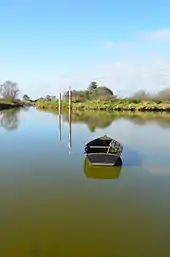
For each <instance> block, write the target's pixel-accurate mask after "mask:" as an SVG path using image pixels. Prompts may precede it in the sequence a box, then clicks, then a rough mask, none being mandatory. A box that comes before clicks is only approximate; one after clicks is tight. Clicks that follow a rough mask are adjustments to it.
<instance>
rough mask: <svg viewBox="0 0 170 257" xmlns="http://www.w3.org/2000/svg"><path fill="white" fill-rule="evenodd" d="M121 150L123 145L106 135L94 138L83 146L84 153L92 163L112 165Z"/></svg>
mask: <svg viewBox="0 0 170 257" xmlns="http://www.w3.org/2000/svg"><path fill="white" fill-rule="evenodd" d="M122 151H123V146H122V145H121V144H120V143H119V142H118V141H116V140H114V139H112V138H110V137H107V136H103V137H99V138H96V139H94V140H92V141H90V142H89V143H87V144H86V146H85V155H86V156H87V158H88V159H89V162H90V163H91V164H92V165H103V166H113V165H115V164H116V161H117V160H118V158H119V157H120V155H121V153H122Z"/></svg>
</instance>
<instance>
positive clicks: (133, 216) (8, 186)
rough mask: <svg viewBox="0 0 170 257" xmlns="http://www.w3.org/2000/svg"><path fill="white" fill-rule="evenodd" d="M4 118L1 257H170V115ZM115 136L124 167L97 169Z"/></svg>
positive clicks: (0, 129)
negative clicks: (104, 140)
mask: <svg viewBox="0 0 170 257" xmlns="http://www.w3.org/2000/svg"><path fill="white" fill-rule="evenodd" d="M68 118H69V117H68V114H63V117H62V120H61V131H60V129H59V123H60V122H59V117H58V116H57V115H56V114H54V113H49V112H44V111H38V110H36V109H34V108H28V109H25V110H24V109H23V110H8V111H4V112H1V114H0V153H1V154H0V165H1V166H0V206H1V209H0V256H2V257H30V256H42V257H72V256H73V257H87V256H88V257H113V256H115V257H127V256H129V257H151V256H154V257H168V256H170V246H169V240H170V223H169V217H170V205H169V196H170V155H169V153H170V114H162V115H160V114H154V115H151V114H142V115H139V116H138V115H135V114H133V115H131V114H128V115H127V117H126V115H124V114H123V115H121V114H120V115H119V114H113V115H110V114H107V113H103V112H101V113H97V112H93V113H92V114H89V113H76V114H74V115H72V124H71V131H70V133H71V138H70V139H69V126H68ZM104 134H107V135H109V136H111V137H113V138H115V139H117V140H119V141H120V142H121V143H122V144H123V146H124V151H123V154H122V161H123V166H122V167H121V168H120V169H116V170H115V171H114V172H113V171H112V172H110V173H109V174H107V173H106V172H105V171H104V170H101V169H100V170H99V171H98V172H97V171H94V170H93V169H90V167H89V166H88V165H87V162H86V160H85V159H84V145H85V143H87V142H88V141H89V140H91V139H93V138H95V137H98V136H100V135H104Z"/></svg>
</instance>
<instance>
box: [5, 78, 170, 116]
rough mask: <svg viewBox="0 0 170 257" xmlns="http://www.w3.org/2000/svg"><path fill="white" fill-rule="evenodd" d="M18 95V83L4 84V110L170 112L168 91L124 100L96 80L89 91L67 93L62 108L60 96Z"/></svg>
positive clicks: (138, 95) (143, 94)
mask: <svg viewBox="0 0 170 257" xmlns="http://www.w3.org/2000/svg"><path fill="white" fill-rule="evenodd" d="M18 94H19V88H18V84H17V83H15V82H11V81H6V82H5V83H4V84H2V85H0V96H1V98H0V110H6V109H11V108H17V107H25V106H35V107H36V108H37V109H44V110H54V111H58V110H59V106H61V111H65V110H68V109H69V108H71V109H72V110H73V111H74V112H75V111H107V112H116V111H118V112H124V111H126V112H127V111H130V112H170V89H164V90H162V91H160V92H158V93H156V94H154V95H151V94H149V93H147V92H145V91H138V92H136V93H135V94H134V95H132V96H131V97H129V98H120V97H118V96H116V95H115V94H114V93H113V91H112V90H111V89H109V88H108V87H105V86H100V85H98V83H97V82H96V81H92V82H91V83H90V85H89V86H88V87H87V89H86V90H71V89H70V90H69V91H66V92H64V94H63V96H62V100H61V102H60V104H61V105H60V104H59V99H57V98H56V96H50V95H47V96H46V97H44V98H42V97H41V98H39V99H36V100H31V99H30V97H29V96H28V95H27V94H25V95H24V96H23V99H22V100H20V99H19V98H18ZM70 96H71V97H70ZM60 99H61V94H60ZM69 100H71V106H69V102H70V101H69Z"/></svg>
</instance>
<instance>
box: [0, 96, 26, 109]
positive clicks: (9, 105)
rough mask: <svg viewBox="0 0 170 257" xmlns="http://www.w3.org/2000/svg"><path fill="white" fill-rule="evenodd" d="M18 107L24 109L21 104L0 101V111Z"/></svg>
mask: <svg viewBox="0 0 170 257" xmlns="http://www.w3.org/2000/svg"><path fill="white" fill-rule="evenodd" d="M20 107H24V104H23V103H22V102H15V101H6V100H4V99H0V111H2V110H9V109H12V108H20Z"/></svg>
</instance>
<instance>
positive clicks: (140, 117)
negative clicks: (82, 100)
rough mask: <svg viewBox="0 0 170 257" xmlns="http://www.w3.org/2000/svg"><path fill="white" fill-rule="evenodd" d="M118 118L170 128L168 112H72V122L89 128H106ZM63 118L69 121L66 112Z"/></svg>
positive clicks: (139, 123)
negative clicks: (83, 124)
mask: <svg viewBox="0 0 170 257" xmlns="http://www.w3.org/2000/svg"><path fill="white" fill-rule="evenodd" d="M119 118H125V119H127V120H129V121H131V122H133V123H134V124H136V125H140V126H142V125H145V124H150V123H156V124H158V125H159V126H160V127H163V128H170V113H165V112H162V113H157V112H145V113H143V112H105V111H79V112H77V111H76V112H73V113H72V122H73V123H85V124H87V126H88V128H89V130H90V131H91V132H94V131H95V130H96V128H106V127H108V126H110V125H111V124H112V122H114V121H115V120H117V119H119ZM63 119H64V120H65V121H67V122H68V121H69V116H68V113H64V114H63Z"/></svg>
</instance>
